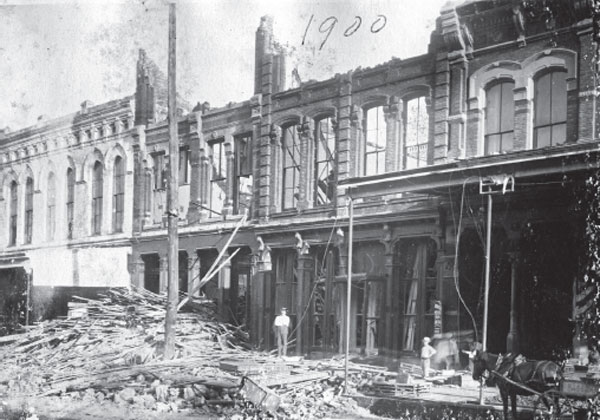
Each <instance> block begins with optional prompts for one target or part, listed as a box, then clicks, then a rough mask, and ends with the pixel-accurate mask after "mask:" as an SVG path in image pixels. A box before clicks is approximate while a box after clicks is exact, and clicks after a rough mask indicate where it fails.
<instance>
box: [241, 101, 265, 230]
mask: <svg viewBox="0 0 600 420" xmlns="http://www.w3.org/2000/svg"><path fill="white" fill-rule="evenodd" d="M250 104H251V106H252V114H251V118H252V186H253V188H252V202H251V203H252V204H251V206H250V210H251V212H252V214H249V215H248V218H249V219H256V218H258V210H259V208H260V194H258V193H257V192H258V191H260V166H259V164H258V163H259V162H260V151H261V148H260V147H259V145H260V142H261V137H260V129H261V120H262V117H261V112H262V97H261V95H254V96H253V97H252V98H251V99H250ZM238 211H239V209H238Z"/></svg>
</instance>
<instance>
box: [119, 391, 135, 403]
mask: <svg viewBox="0 0 600 420" xmlns="http://www.w3.org/2000/svg"><path fill="white" fill-rule="evenodd" d="M119 397H120V398H121V399H123V400H124V401H127V402H131V401H133V397H135V389H133V388H125V389H123V390H122V391H121V392H119Z"/></svg>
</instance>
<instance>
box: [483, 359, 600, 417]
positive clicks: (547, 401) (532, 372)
mask: <svg viewBox="0 0 600 420" xmlns="http://www.w3.org/2000/svg"><path fill="white" fill-rule="evenodd" d="M486 372H487V373H488V374H487V376H486V375H485V373H486ZM482 377H483V378H486V382H487V384H488V385H496V386H497V387H498V389H499V391H500V396H501V398H502V403H503V408H504V418H505V419H507V418H508V401H509V398H510V402H511V408H512V418H513V419H516V418H517V416H516V402H517V395H532V396H534V404H533V412H534V416H533V418H534V419H552V420H554V419H556V420H558V419H573V420H579V419H597V420H600V372H598V373H596V372H587V370H585V371H573V372H571V371H565V372H563V371H562V369H561V368H560V366H558V365H557V364H556V363H554V362H551V361H547V360H546V361H527V360H525V359H524V358H522V357H520V356H514V355H510V354H509V355H505V356H501V355H494V354H491V353H485V352H481V353H478V354H477V355H476V356H475V358H474V368H473V378H474V379H476V380H479V379H480V378H482Z"/></svg>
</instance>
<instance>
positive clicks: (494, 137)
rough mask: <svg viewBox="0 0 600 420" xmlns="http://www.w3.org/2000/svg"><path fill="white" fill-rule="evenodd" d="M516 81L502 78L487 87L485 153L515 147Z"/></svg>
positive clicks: (504, 150)
mask: <svg viewBox="0 0 600 420" xmlns="http://www.w3.org/2000/svg"><path fill="white" fill-rule="evenodd" d="M514 89H515V82H514V80H512V79H500V80H497V81H494V82H492V83H490V84H489V85H488V86H487V87H486V89H485V121H484V144H483V152H484V154H485V155H489V154H495V153H502V152H506V151H509V150H512V149H513V143H514V136H515V99H514Z"/></svg>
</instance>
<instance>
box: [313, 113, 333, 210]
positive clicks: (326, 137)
mask: <svg viewBox="0 0 600 420" xmlns="http://www.w3.org/2000/svg"><path fill="white" fill-rule="evenodd" d="M314 140H315V148H314V151H315V152H314V158H315V166H314V170H315V173H314V204H315V206H321V205H325V204H329V203H331V200H332V199H333V196H334V194H335V181H336V161H337V146H336V135H335V128H334V124H333V116H331V115H329V116H322V117H319V118H316V119H315V136H314Z"/></svg>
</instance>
